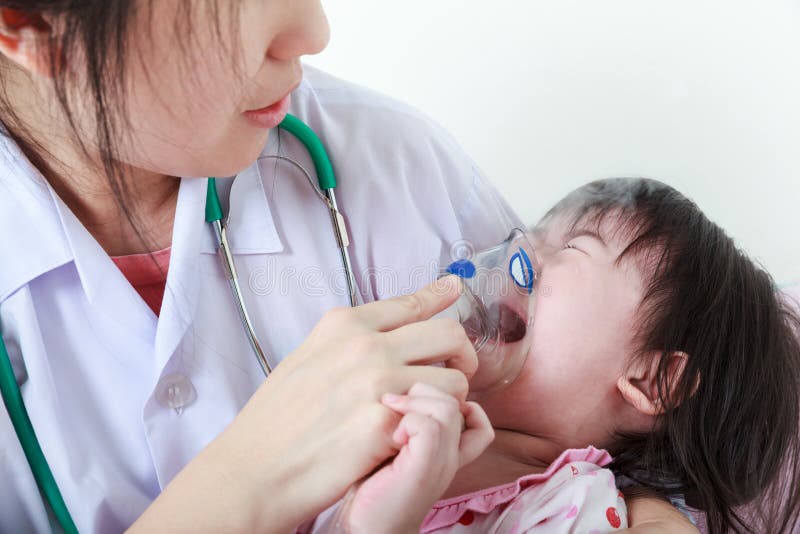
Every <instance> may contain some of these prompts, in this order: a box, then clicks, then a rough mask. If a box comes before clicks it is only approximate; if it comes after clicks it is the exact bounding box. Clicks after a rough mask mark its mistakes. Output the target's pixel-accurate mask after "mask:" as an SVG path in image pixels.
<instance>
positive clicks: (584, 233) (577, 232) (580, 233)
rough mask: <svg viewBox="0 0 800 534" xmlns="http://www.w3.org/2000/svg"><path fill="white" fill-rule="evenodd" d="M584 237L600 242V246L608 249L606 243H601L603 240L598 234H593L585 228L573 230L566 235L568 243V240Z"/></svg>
mask: <svg viewBox="0 0 800 534" xmlns="http://www.w3.org/2000/svg"><path fill="white" fill-rule="evenodd" d="M584 236H587V237H593V238H594V239H597V240H598V241H600V243H602V245H603V246H604V247H608V245H607V244H606V242H605V241H603V238H602V237H600V234H598V233H597V232H594V231H592V230H589V229H586V228H573V229H572V230H571V231H570V232H569V233H568V234H567V236H566V238H567V240H568V241H569V240H570V239H576V238H578V237H584Z"/></svg>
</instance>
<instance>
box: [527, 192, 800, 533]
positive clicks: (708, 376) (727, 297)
mask: <svg viewBox="0 0 800 534" xmlns="http://www.w3.org/2000/svg"><path fill="white" fill-rule="evenodd" d="M564 213H566V214H569V215H568V217H569V218H570V219H569V223H568V224H571V225H572V227H573V228H574V227H576V226H581V227H583V226H584V225H587V224H588V225H597V227H598V230H599V227H600V225H601V224H602V223H603V221H604V220H607V217H614V218H615V219H614V220H613V223H614V224H613V225H612V226H613V227H614V228H616V229H617V231H622V232H625V236H626V238H627V239H629V240H630V243H629V244H628V246H627V247H626V248H625V249H624V251H623V252H622V254H621V255H620V257H619V258H618V259H617V261H618V262H620V261H623V260H624V259H625V258H628V259H632V258H633V259H635V261H637V262H638V265H640V266H641V267H642V269H643V272H644V273H645V276H646V286H645V291H644V297H643V299H642V302H641V304H640V309H639V315H638V317H639V319H638V324H637V325H635V338H634V339H635V341H636V346H637V348H638V350H637V353H636V355H635V358H634V360H636V359H641V358H653V355H654V354H655V355H658V356H657V357H658V358H659V361H658V376H659V377H660V380H659V384H658V396H659V399H658V400H659V402H661V403H663V406H664V407H665V411H664V413H663V414H662V415H660V416H659V417H658V418H657V420H656V423H655V426H654V428H653V430H652V431H651V432H648V433H643V434H638V433H633V434H632V433H620V434H618V435H617V436H615V439H614V440H613V446H611V447H610V449H611V451H610V452H611V453H612V455H613V456H614V460H613V463H612V464H611V466H610V467H611V469H612V470H613V471H614V472H615V474H616V475H618V476H619V475H622V476H626V477H628V478H630V479H632V480H634V481H635V482H636V483H637V484H639V485H641V486H644V487H646V488H648V489H649V490H654V491H655V492H657V493H658V494H660V495H663V496H665V497H673V498H675V497H681V496H682V497H683V498H685V500H686V503H687V504H688V505H689V506H691V507H693V508H696V509H698V510H702V511H704V512H705V514H706V520H707V524H708V527H709V530H710V531H711V532H729V531H736V532H759V533H761V532H770V533H773V532H774V533H777V532H789V531H791V530H793V529H794V528H800V522H798V511H799V509H800V415H798V408H800V341H798V337H799V336H800V320H799V319H798V317H797V315H796V314H794V313H793V312H792V311H791V309H790V307H789V306H788V303H787V301H786V300H785V298H782V297H781V295H780V293H779V291H778V290H777V288H776V286H775V284H774V283H773V281H772V279H771V278H770V275H769V274H767V273H766V272H765V271H764V270H763V269H761V268H759V267H758V266H757V265H755V264H754V263H753V261H751V260H750V259H749V258H748V257H747V256H746V255H745V254H744V253H743V252H742V251H741V250H739V249H738V248H737V247H736V245H735V244H734V241H733V240H732V239H731V238H730V237H729V236H728V235H726V234H725V232H724V231H723V230H722V229H721V228H720V227H719V226H717V225H716V224H714V223H713V222H711V221H710V220H709V219H708V218H707V217H706V216H705V215H704V214H703V213H702V212H701V211H700V209H699V208H698V207H697V205H696V204H695V203H694V202H692V201H691V200H689V199H687V198H686V197H685V196H683V195H682V194H681V193H679V192H678V191H676V190H675V189H673V188H672V187H670V186H668V185H666V184H663V183H661V182H658V181H655V180H648V179H611V180H601V181H597V182H593V183H590V184H588V185H586V186H584V187H581V188H580V189H578V190H576V191H574V192H573V193H571V194H570V195H569V196H567V197H566V198H565V199H564V200H562V201H561V202H560V203H559V204H558V205H556V206H555V207H554V208H553V209H552V210H551V211H550V212H549V213H548V214H547V215H546V216H545V219H544V221H543V222H544V224H546V222H547V220H548V219H549V218H550V217H552V216H554V215H555V214H564ZM676 351H680V352H683V353H685V354H686V355H688V357H687V359H686V365H685V369H684V372H683V374H682V375H681V376H680V378H679V379H678V380H676V381H675V382H674V383H670V381H668V380H666V379H665V378H666V377H667V373H668V372H669V368H668V365H669V358H668V356H669V355H671V354H674V353H675V352H676ZM632 363H633V362H632Z"/></svg>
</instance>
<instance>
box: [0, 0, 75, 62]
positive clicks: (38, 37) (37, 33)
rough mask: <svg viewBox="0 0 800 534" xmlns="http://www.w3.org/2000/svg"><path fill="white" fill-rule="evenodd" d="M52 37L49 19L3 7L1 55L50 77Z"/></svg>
mask: <svg viewBox="0 0 800 534" xmlns="http://www.w3.org/2000/svg"><path fill="white" fill-rule="evenodd" d="M51 34H52V27H51V25H50V23H49V22H48V21H47V20H45V16H43V15H41V14H39V13H25V12H23V11H20V10H19V9H13V8H10V7H0V54H2V55H4V56H6V57H7V58H9V59H10V60H11V61H13V62H14V63H16V64H17V65H19V66H20V67H22V68H23V69H25V70H26V71H28V72H30V73H32V74H35V75H40V76H47V77H49V76H50V68H49V59H48V54H47V48H46V47H47V41H48V39H49V37H50V36H51ZM57 56H60V54H58V55H57Z"/></svg>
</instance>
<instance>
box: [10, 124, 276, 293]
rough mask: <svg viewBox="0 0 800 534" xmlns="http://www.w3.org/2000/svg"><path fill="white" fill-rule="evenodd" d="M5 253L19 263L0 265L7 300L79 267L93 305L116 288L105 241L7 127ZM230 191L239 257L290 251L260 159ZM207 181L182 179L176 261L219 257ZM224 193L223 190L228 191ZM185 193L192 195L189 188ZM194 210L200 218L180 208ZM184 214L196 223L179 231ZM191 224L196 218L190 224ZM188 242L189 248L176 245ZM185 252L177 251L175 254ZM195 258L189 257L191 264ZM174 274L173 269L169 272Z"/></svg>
mask: <svg viewBox="0 0 800 534" xmlns="http://www.w3.org/2000/svg"><path fill="white" fill-rule="evenodd" d="M0 134H2V135H0V164H2V165H1V166H0V225H2V226H0V228H3V229H5V231H3V232H0V247H1V248H0V250H4V251H9V252H7V254H9V255H13V258H14V260H13V261H7V262H3V265H2V266H1V267H0V302H2V301H3V300H5V299H6V298H7V297H8V296H9V295H11V294H12V293H13V292H14V291H16V290H17V289H19V288H20V287H22V286H24V285H26V284H27V283H28V282H30V281H31V280H33V279H34V278H36V277H38V276H41V275H42V274H44V273H47V272H49V271H51V270H53V269H55V268H57V267H59V266H61V265H64V264H66V263H69V262H70V261H74V262H75V266H76V269H77V271H78V274H79V277H80V280H81V285H82V286H83V290H84V292H85V294H86V296H87V299H88V301H89V302H93V301H94V300H95V298H96V297H97V296H98V295H102V294H103V292H104V291H105V289H106V285H107V284H108V283H110V281H109V279H108V277H107V276H103V273H102V270H104V269H105V267H108V266H110V265H111V263H112V262H111V260H110V258H109V257H108V256H107V255H106V254H105V253H104V252H103V250H102V248H101V247H100V245H99V243H97V241H96V240H95V239H94V238H93V237H92V235H91V234H90V233H89V232H88V231H87V230H86V228H85V227H84V226H83V225H82V224H81V223H80V221H79V220H78V219H77V217H75V215H74V214H73V213H72V212H71V210H70V209H69V208H68V207H67V206H66V205H65V204H64V203H63V201H61V199H60V198H59V197H58V196H57V194H56V193H55V191H54V190H53V189H52V188H51V187H50V185H49V184H48V183H47V181H46V180H45V179H44V177H43V176H42V174H41V173H40V172H39V170H38V169H37V168H36V167H34V166H33V165H32V164H31V163H30V161H29V160H28V158H27V157H26V156H25V155H24V153H23V152H22V151H21V149H20V148H19V146H18V145H17V144H16V143H15V142H14V141H13V140H12V139H10V138H8V137H6V135H4V134H5V132H4V130H3V129H2V127H0ZM232 180H233V184H232V186H230V198H229V199H226V200H228V201H229V202H228V203H229V204H230V209H229V217H228V221H227V224H228V228H229V239H230V242H231V249H232V252H233V253H234V254H268V253H275V252H280V251H282V250H283V244H282V242H281V240H280V237H279V235H278V231H277V229H276V227H275V223H274V221H273V218H272V212H271V210H270V208H269V204H268V201H267V197H266V193H265V191H264V185H263V182H262V180H261V173H260V171H259V167H258V161H256V162H254V163H253V164H252V165H251V166H250V167H248V168H247V169H245V170H244V171H243V172H241V173H239V175H238V176H237V177H236V178H233V179H232ZM205 187H206V182H205V180H203V179H198V178H183V179H182V181H181V186H180V192H179V195H178V209H176V221H175V228H176V229H175V230H174V231H173V257H175V254H177V255H178V257H179V258H181V259H186V260H189V257H190V256H191V254H192V253H197V252H203V253H210V254H213V253H216V243H215V241H214V237H213V233H212V232H211V230H210V229H209V228H208V225H207V224H206V223H205V220H204V217H203V215H204V206H205ZM223 188H224V187H223ZM185 189H186V191H184V190H185ZM182 203H188V204H190V205H191V209H194V210H196V212H197V213H196V214H194V213H191V214H190V213H188V211H187V210H186V209H181V204H182ZM179 217H189V218H190V219H191V223H192V224H193V226H191V227H186V228H185V230H184V231H181V232H178V231H177V229H178V227H181V228H184V225H181V224H179V221H178V218H179ZM187 222H189V221H187ZM180 240H188V243H187V245H188V246H186V247H184V246H180V245H179V246H177V247H176V244H177V243H176V241H180ZM176 248H177V249H178V250H175V249H176ZM189 261H190V260H189ZM170 270H171V269H170Z"/></svg>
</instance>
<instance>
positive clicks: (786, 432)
mask: <svg viewBox="0 0 800 534" xmlns="http://www.w3.org/2000/svg"><path fill="white" fill-rule="evenodd" d="M531 238H532V241H533V244H534V246H535V247H536V248H537V254H539V256H540V258H539V259H540V261H541V265H542V267H541V273H540V278H539V282H538V284H539V285H538V292H539V294H538V299H537V300H536V304H535V305H536V310H535V314H534V317H535V319H534V322H533V326H532V328H533V329H534V332H533V345H532V347H531V350H530V353H529V355H528V359H527V361H526V363H525V366H524V368H523V370H522V372H521V374H520V376H519V377H518V378H517V379H516V380H515V381H514V382H513V383H512V384H511V385H510V386H508V387H506V388H505V389H501V390H498V391H494V392H490V393H488V394H485V395H483V396H481V397H480V398H479V399H478V401H479V404H480V407H478V405H475V404H471V403H468V404H467V405H465V406H463V407H459V406H458V404H457V402H456V401H455V400H454V399H452V398H450V397H449V396H447V395H444V394H442V393H439V392H438V391H436V390H435V389H434V388H431V387H429V386H425V385H418V386H415V388H412V390H411V391H409V392H408V394H407V395H404V396H385V397H384V399H383V402H384V404H386V405H387V406H389V407H391V408H392V409H394V410H395V411H397V412H399V413H401V414H404V417H403V419H402V421H401V423H400V425H399V427H398V429H397V431H396V433H395V436H394V438H395V440H396V441H397V443H398V447H399V448H400V452H399V454H398V455H397V457H396V458H395V459H394V461H393V462H392V463H391V464H389V465H386V466H384V467H383V468H382V469H380V470H379V471H378V472H376V473H375V474H373V475H372V476H371V477H370V478H368V479H367V480H366V481H365V482H364V483H363V484H362V485H361V486H360V487H359V488H358V490H357V491H356V492H355V494H354V495H352V498H351V499H350V502H348V503H346V506H345V508H344V509H343V510H342V511H341V512H340V513H339V516H338V517H339V518H344V526H345V527H346V528H347V529H349V530H350V531H352V532H369V533H374V532H416V531H419V530H420V528H421V531H422V532H502V533H510V532H567V531H569V532H605V531H611V530H615V529H619V528H624V527H625V526H626V525H627V522H626V520H627V518H626V508H625V502H624V500H623V494H622V492H619V491H618V490H617V488H616V485H617V484H619V485H620V486H621V487H625V486H635V490H634V489H630V490H626V491H629V492H631V493H633V492H634V491H636V492H639V493H642V492H647V493H649V494H651V495H659V496H663V497H667V498H673V499H685V502H686V503H687V504H688V505H689V506H691V507H693V508H696V509H698V510H702V511H704V512H705V516H706V518H707V524H708V529H709V530H710V531H711V532H727V531H731V530H735V531H744V532H785V531H788V530H790V529H791V528H792V526H793V525H794V521H796V519H797V513H798V503H800V476H798V470H799V469H800V462H798V453H799V451H800V447H798V438H799V437H800V431H799V430H798V400H799V399H798V398H799V396H800V387H799V384H800V379H799V375H800V346H798V340H797V338H796V337H795V332H797V330H795V329H796V328H797V327H798V322H799V321H798V319H797V317H796V316H794V315H793V314H792V312H790V311H789V309H788V308H787V307H786V306H787V305H786V303H785V302H783V301H782V300H781V299H780V298H779V297H778V295H777V291H776V288H775V285H774V284H773V282H772V280H771V279H770V277H769V275H768V274H767V273H766V272H764V271H763V270H762V269H760V268H758V267H757V266H756V265H755V264H754V263H753V262H752V261H750V260H749V259H748V258H747V257H746V256H745V255H744V254H743V253H742V252H741V251H739V250H738V249H737V248H736V246H735V245H734V242H733V240H732V239H731V238H729V237H728V236H727V235H726V234H725V233H724V232H723V231H722V229H720V228H719V227H718V226H716V225H715V224H714V223H712V222H711V221H709V220H708V219H707V218H706V217H705V216H704V215H703V214H702V212H701V211H700V210H699V209H698V208H697V206H696V205H695V204H694V203H692V202H691V201H689V200H688V199H686V198H685V197H684V196H682V195H681V194H680V193H678V192H677V191H675V190H674V189H672V188H671V187H669V186H667V185H665V184H663V183H660V182H657V181H653V180H645V179H615V180H604V181H599V182H594V183H591V184H588V185H586V186H584V187H582V188H580V189H578V190H576V191H574V192H573V193H571V194H570V195H568V196H567V197H566V198H565V199H563V200H562V201H561V202H559V203H558V204H557V205H556V206H555V207H554V208H553V209H551V210H550V212H548V213H547V215H545V217H544V218H543V219H542V221H541V222H540V223H539V224H538V225H537V226H536V227H535V229H534V230H533V231H532V232H531ZM793 330H794V331H793ZM481 407H482V410H481ZM459 411H461V412H462V413H463V416H464V419H462V417H461V416H460V415H459ZM483 411H485V413H486V414H487V415H488V417H489V420H491V426H492V427H493V429H494V435H495V438H494V441H493V442H492V443H491V445H489V446H488V448H486V449H485V450H484V451H483V452H480V451H481V450H482V448H483V447H484V446H485V444H486V443H488V442H489V441H491V439H492V429H491V428H489V424H488V422H487V420H486V419H485V417H484V414H483ZM462 421H463V422H462ZM462 424H465V426H466V431H465V432H464V433H463V434H460V432H461V430H462ZM594 447H598V448H597V449H596V448H594ZM606 451H607V452H606ZM474 458H476V459H474ZM473 459H474V461H471V460H473ZM470 462H471V463H470ZM459 466H460V469H459ZM615 481H616V483H615ZM437 499H442V500H439V501H438V502H435V501H437ZM750 503H756V504H757V505H756V506H749V507H747V508H746V509H745V508H743V506H745V505H748V504H750ZM431 506H433V507H432V508H431ZM420 525H421V527H420Z"/></svg>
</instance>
